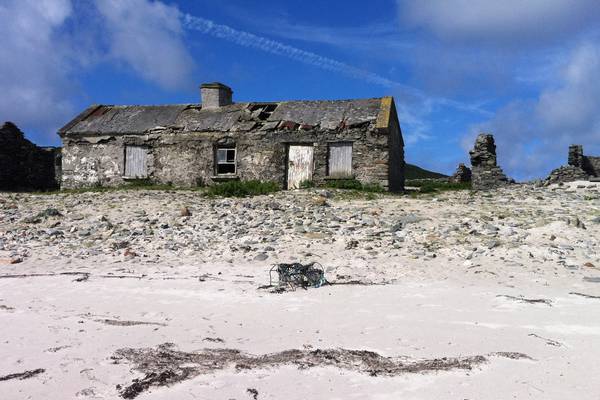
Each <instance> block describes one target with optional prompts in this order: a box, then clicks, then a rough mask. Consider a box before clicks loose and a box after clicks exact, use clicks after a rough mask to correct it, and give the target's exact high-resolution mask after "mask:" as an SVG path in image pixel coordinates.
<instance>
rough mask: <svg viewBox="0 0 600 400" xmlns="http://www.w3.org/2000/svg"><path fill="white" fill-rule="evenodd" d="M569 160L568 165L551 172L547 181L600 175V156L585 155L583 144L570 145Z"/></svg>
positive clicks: (567, 180) (574, 179)
mask: <svg viewBox="0 0 600 400" xmlns="http://www.w3.org/2000/svg"><path fill="white" fill-rule="evenodd" d="M567 162H568V165H566V166H561V167H559V168H557V169H555V170H553V171H552V172H550V175H549V176H548V178H546V182H547V183H559V182H573V181H580V180H588V179H590V177H600V157H592V156H586V155H584V154H583V146H582V145H579V144H573V145H571V146H569V156H568V158H567Z"/></svg>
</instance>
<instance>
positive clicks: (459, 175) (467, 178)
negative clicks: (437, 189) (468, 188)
mask: <svg viewBox="0 0 600 400" xmlns="http://www.w3.org/2000/svg"><path fill="white" fill-rule="evenodd" d="M448 182H450V183H467V182H471V168H469V167H467V166H466V165H465V164H463V163H460V164H458V167H457V168H456V171H454V173H453V174H452V176H451V177H450V178H448Z"/></svg>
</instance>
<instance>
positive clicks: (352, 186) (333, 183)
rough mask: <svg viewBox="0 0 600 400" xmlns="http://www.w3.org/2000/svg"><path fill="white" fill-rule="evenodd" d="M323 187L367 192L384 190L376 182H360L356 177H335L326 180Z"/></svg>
mask: <svg viewBox="0 0 600 400" xmlns="http://www.w3.org/2000/svg"><path fill="white" fill-rule="evenodd" d="M325 187H328V188H330V189H346V190H356V191H359V192H368V193H382V192H384V191H385V189H384V188H382V187H381V185H379V184H377V183H361V182H360V181H358V180H356V179H335V180H328V181H327V182H326V183H325Z"/></svg>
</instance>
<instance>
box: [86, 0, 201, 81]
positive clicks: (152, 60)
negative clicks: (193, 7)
mask: <svg viewBox="0 0 600 400" xmlns="http://www.w3.org/2000/svg"><path fill="white" fill-rule="evenodd" d="M96 5H97V7H98V10H99V11H100V14H101V15H102V17H103V18H104V19H105V21H106V25H105V29H106V31H107V32H108V34H109V37H110V41H109V46H110V55H111V56H113V57H114V58H115V59H117V60H120V61H123V62H125V63H126V64H127V65H128V66H130V67H131V68H133V70H134V71H135V72H137V73H138V74H139V75H141V76H142V77H144V78H145V79H147V80H149V81H153V82H157V83H158V84H160V85H161V86H162V87H164V88H167V89H176V88H182V87H186V86H188V85H189V84H190V83H191V72H192V69H193V65H194V62H193V60H192V57H191V56H190V55H189V53H188V51H187V49H186V47H185V45H184V43H183V40H182V35H183V29H182V26H181V22H180V17H181V13H180V12H179V10H178V9H177V8H176V7H173V6H167V5H165V4H163V3H161V2H159V1H148V0H97V1H96Z"/></svg>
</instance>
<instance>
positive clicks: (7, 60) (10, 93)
mask: <svg viewBox="0 0 600 400" xmlns="http://www.w3.org/2000/svg"><path fill="white" fill-rule="evenodd" d="M71 13H72V7H71V3H70V1H69V0H54V1H51V0H44V1H37V0H14V1H9V2H8V3H4V4H3V5H0V37H2V38H3V39H2V45H1V46H0V88H1V93H2V94H1V95H0V120H12V121H14V122H15V123H17V124H27V125H28V126H31V127H34V128H36V129H42V130H46V129H55V128H57V127H58V126H60V124H61V121H65V120H66V118H68V116H69V115H70V114H71V113H72V109H71V106H70V104H69V102H68V100H66V97H65V91H66V88H68V87H69V85H70V84H69V81H68V78H67V76H68V74H69V72H70V63H69V62H68V57H67V54H68V49H67V48H66V46H65V44H66V41H63V40H62V39H63V36H62V34H61V33H60V32H59V28H60V26H61V25H62V24H63V23H64V21H65V20H66V19H67V18H68V17H69V16H70V15H71ZM67 46H68V45H67ZM0 122H1V121H0Z"/></svg>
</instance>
